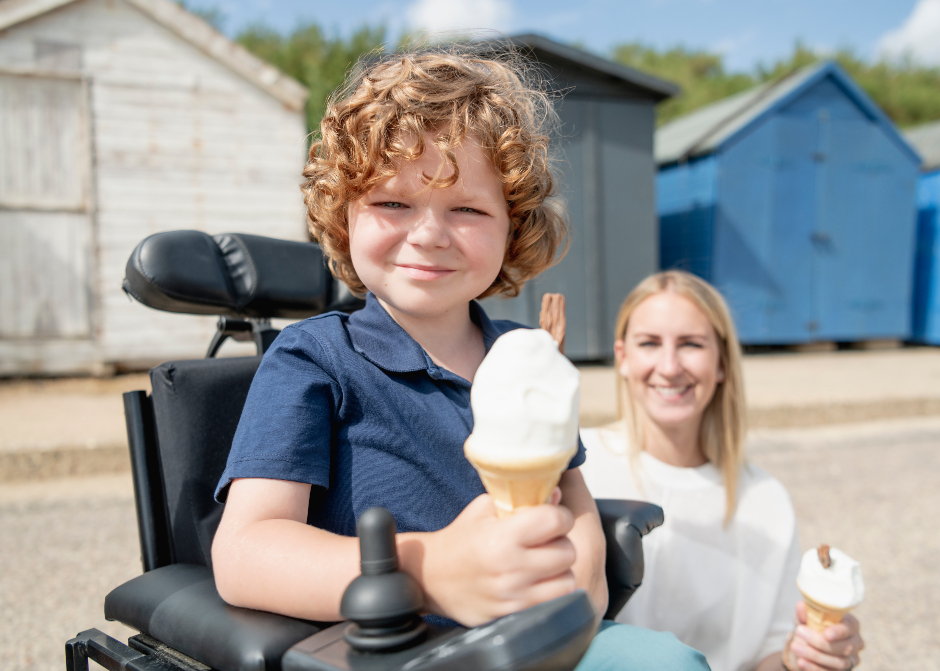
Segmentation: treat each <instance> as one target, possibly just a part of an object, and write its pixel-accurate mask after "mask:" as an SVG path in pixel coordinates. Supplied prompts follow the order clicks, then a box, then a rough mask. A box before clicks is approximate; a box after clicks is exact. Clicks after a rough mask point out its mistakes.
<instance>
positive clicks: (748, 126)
mask: <svg viewBox="0 0 940 671" xmlns="http://www.w3.org/2000/svg"><path fill="white" fill-rule="evenodd" d="M655 152H656V153H655V155H656V161H657V164H658V166H659V173H658V176H657V191H658V193H657V213H658V215H659V222H660V265H661V267H662V268H684V269H687V270H690V271H691V272H694V273H696V274H698V275H700V276H701V277H703V278H705V279H706V280H708V281H710V282H712V283H713V284H714V285H715V286H717V287H718V288H719V289H720V290H721V292H722V293H723V294H724V296H725V297H726V298H727V300H728V302H729V304H730V305H731V308H732V311H733V313H734V316H735V320H736V323H737V325H738V329H739V331H740V336H741V340H742V342H744V343H747V344H788V343H804V342H811V341H817V340H831V341H858V340H867V339H881V338H907V337H909V336H910V333H911V316H910V301H911V287H912V277H913V272H912V265H913V259H914V232H915V208H914V195H915V187H916V183H917V177H918V168H919V165H920V159H919V157H918V156H917V154H916V153H915V152H914V150H913V149H912V148H911V147H910V146H909V145H908V143H907V142H906V141H905V140H904V138H903V137H902V136H901V134H900V133H899V132H898V131H897V129H896V128H895V127H894V125H893V124H892V123H891V121H890V120H889V119H888V118H887V116H886V115H885V114H884V113H883V112H882V111H881V110H880V109H879V108H878V107H877V106H876V105H875V104H874V103H873V102H872V101H871V100H870V99H869V98H868V96H867V95H866V94H865V93H864V92H863V91H862V90H861V89H860V88H859V87H858V86H857V85H856V84H855V83H854V82H853V81H852V80H851V78H850V77H849V76H848V75H847V74H846V73H845V71H843V70H842V69H841V68H840V67H839V66H838V65H837V64H835V63H832V62H828V63H822V64H819V65H815V66H811V67H808V68H805V69H803V70H800V71H797V72H795V73H793V74H791V75H789V76H787V77H784V78H783V79H780V80H777V81H775V82H771V83H767V84H763V85H761V86H758V87H755V88H753V89H750V90H748V91H744V92H742V93H740V94H737V95H735V96H732V97H730V98H726V99H724V100H722V101H719V102H717V103H714V104H712V105H710V106H708V107H705V108H702V109H700V110H697V111H696V112H694V113H692V114H689V115H687V116H685V117H683V118H681V119H677V120H675V121H673V122H671V123H669V124H666V125H664V126H663V127H662V128H660V129H659V130H658V131H657V133H656V144H655Z"/></svg>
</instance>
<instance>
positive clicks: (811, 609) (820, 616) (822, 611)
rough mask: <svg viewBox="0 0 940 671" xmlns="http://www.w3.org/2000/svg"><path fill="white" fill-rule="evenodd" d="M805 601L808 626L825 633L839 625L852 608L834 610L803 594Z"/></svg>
mask: <svg viewBox="0 0 940 671" xmlns="http://www.w3.org/2000/svg"><path fill="white" fill-rule="evenodd" d="M803 601H804V602H806V626H808V627H809V628H810V629H812V630H813V631H818V632H823V631H825V629H826V627H829V626H832V625H834V624H839V623H840V622H842V619H843V618H844V617H845V616H846V614H847V613H848V612H849V611H850V610H852V609H851V608H833V607H832V606H827V605H825V604H822V603H817V602H816V601H813V600H812V599H810V598H809V597H808V596H806V594H805V593H804V594H803Z"/></svg>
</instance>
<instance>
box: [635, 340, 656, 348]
mask: <svg viewBox="0 0 940 671" xmlns="http://www.w3.org/2000/svg"><path fill="white" fill-rule="evenodd" d="M658 344H659V343H658V342H656V341H655V340H643V341H641V342H640V343H639V345H640V347H656V346H657V345H658Z"/></svg>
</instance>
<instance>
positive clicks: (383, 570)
mask: <svg viewBox="0 0 940 671" xmlns="http://www.w3.org/2000/svg"><path fill="white" fill-rule="evenodd" d="M356 533H357V535H358V536H359V554H360V557H361V559H360V568H361V571H362V575H360V576H359V577H358V578H356V579H355V580H353V581H352V582H351V583H350V584H349V587H347V588H346V592H345V593H344V594H343V600H342V601H341V603H340V614H341V615H342V616H343V617H345V618H348V619H349V620H351V621H352V622H353V624H352V625H351V626H350V627H348V628H347V629H346V633H345V638H346V641H347V642H348V643H349V645H350V646H352V648H353V649H355V650H358V651H359V652H387V651H392V650H401V649H402V648H407V647H409V646H411V645H414V644H416V643H419V642H420V641H421V640H423V639H424V637H425V636H426V634H427V624H425V622H424V621H423V620H422V619H421V618H420V617H419V616H418V613H419V612H420V610H421V607H422V606H423V605H424V594H423V593H422V591H421V587H420V586H419V585H418V583H417V582H416V581H415V579H414V578H412V577H411V576H410V575H408V574H407V573H405V572H404V571H400V570H398V549H397V546H396V545H395V518H394V517H393V516H392V514H391V513H390V512H388V511H387V510H385V508H378V507H375V508H369V509H368V510H366V511H365V512H364V513H362V515H360V517H359V522H358V523H357V525H356Z"/></svg>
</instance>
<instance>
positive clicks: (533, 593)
mask: <svg viewBox="0 0 940 671" xmlns="http://www.w3.org/2000/svg"><path fill="white" fill-rule="evenodd" d="M557 497H558V495H557V493H556V494H555V496H554V497H553V498H555V499H556V500H557ZM573 526H574V517H573V515H572V514H571V511H570V510H568V508H566V507H564V506H559V505H541V506H533V507H531V508H523V509H521V510H517V511H516V512H515V513H513V514H512V515H510V516H509V517H506V518H503V519H500V518H498V517H497V516H496V508H495V506H494V504H493V500H492V498H491V497H490V496H489V495H488V494H483V495H481V496H479V497H477V498H476V499H474V500H473V501H472V502H471V503H470V505H468V506H467V507H466V508H465V509H464V510H463V512H462V513H460V515H458V516H457V518H456V519H455V520H454V521H453V522H452V523H451V524H449V525H448V526H446V527H444V528H443V529H441V530H440V531H437V532H434V533H430V534H418V535H415V538H414V539H413V541H414V542H412V539H409V538H408V536H409V534H402V537H401V538H400V540H399V542H398V547H399V552H400V553H401V555H402V558H403V562H404V564H405V565H406V567H407V568H406V570H408V572H409V573H412V575H414V576H415V577H416V578H417V579H418V581H419V582H420V583H421V585H422V586H423V587H424V591H425V596H426V597H427V599H428V604H427V605H428V608H429V610H430V611H431V612H434V613H437V614H440V615H445V616H447V617H450V618H452V619H454V620H457V621H458V622H460V623H461V624H463V625H465V626H468V627H474V626H477V625H479V624H482V623H484V622H488V621H490V620H492V619H494V618H497V617H501V616H503V615H508V614H510V613H514V612H516V611H519V610H522V609H523V608H528V607H529V606H534V605H535V604H538V603H542V602H544V601H548V600H549V599H554V598H556V597H559V596H563V595H565V594H568V593H570V592H573V591H574V590H575V589H576V587H577V585H576V582H575V577H574V574H573V572H572V566H573V565H574V563H575V558H576V552H575V548H574V545H573V544H572V543H571V541H570V540H569V539H568V537H567V534H568V533H569V532H570V531H571V530H572V528H573ZM419 536H420V538H419ZM418 555H420V556H418ZM416 574H417V575H416Z"/></svg>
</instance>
